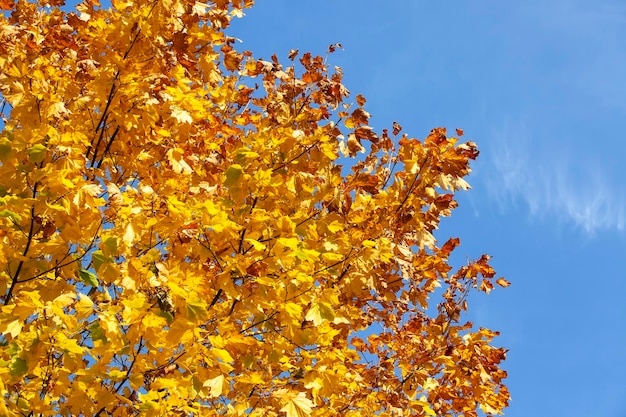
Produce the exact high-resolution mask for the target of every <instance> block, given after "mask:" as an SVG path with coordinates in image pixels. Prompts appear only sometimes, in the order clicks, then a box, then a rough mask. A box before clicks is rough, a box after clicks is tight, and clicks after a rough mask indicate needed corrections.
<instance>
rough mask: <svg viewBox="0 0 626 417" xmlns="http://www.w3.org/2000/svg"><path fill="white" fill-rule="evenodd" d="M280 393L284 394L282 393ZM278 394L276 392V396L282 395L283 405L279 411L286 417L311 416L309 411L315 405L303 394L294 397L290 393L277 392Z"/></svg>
mask: <svg viewBox="0 0 626 417" xmlns="http://www.w3.org/2000/svg"><path fill="white" fill-rule="evenodd" d="M280 391H286V392H284V393H283V392H280ZM279 392H280V393H279ZM279 392H277V394H278V395H282V399H283V404H284V406H283V408H281V409H280V411H282V412H284V413H285V414H286V416H287V417H308V416H310V415H311V410H312V409H313V407H315V404H313V401H311V400H310V399H308V398H307V397H306V394H305V393H304V392H299V393H298V394H297V395H295V396H294V395H293V392H292V391H288V390H279ZM285 400H286V402H285Z"/></svg>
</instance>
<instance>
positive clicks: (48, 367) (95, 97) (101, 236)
mask: <svg viewBox="0 0 626 417" xmlns="http://www.w3.org/2000/svg"><path fill="white" fill-rule="evenodd" d="M251 4H252V0H232V1H227V0H214V1H212V2H209V3H207V4H205V3H200V2H196V1H191V0H137V1H132V2H131V1H125V0H114V1H113V3H112V7H111V8H108V9H105V8H103V7H101V6H100V5H99V3H98V2H97V0H84V1H83V2H82V3H80V4H79V5H77V6H76V10H74V11H71V12H69V11H66V9H65V8H61V6H63V4H62V0H41V1H40V2H38V3H33V2H29V1H27V0H18V1H17V3H13V2H12V1H11V0H0V7H1V8H2V9H3V10H5V12H4V15H3V16H2V27H1V35H0V36H1V42H0V88H1V90H0V91H1V94H2V99H3V107H2V115H3V119H4V124H3V128H2V133H1V135H0V178H1V180H0V221H1V225H2V226H1V228H0V238H1V239H2V245H1V247H0V265H1V271H0V294H1V296H0V302H1V304H2V308H1V310H0V332H1V336H0V393H1V394H2V397H3V401H2V402H0V414H1V415H8V416H26V415H28V416H34V415H55V414H56V415H95V416H101V415H102V416H104V415H116V416H118V415H119V416H122V415H154V416H157V415H207V416H210V415H228V416H244V415H250V416H278V415H286V416H287V417H296V416H297V417H301V416H338V415H341V416H367V415H377V416H392V415H395V416H401V415H417V416H420V415H433V416H434V415H437V416H448V415H450V416H452V415H465V416H476V415H478V413H485V414H488V415H491V414H499V413H500V412H501V410H502V409H503V408H504V407H506V405H507V402H508V398H509V394H508V392H507V390H506V387H505V386H504V385H503V378H505V376H506V372H505V371H503V370H501V369H500V368H499V364H500V363H501V361H502V360H503V359H504V358H505V352H506V351H505V349H502V348H497V347H494V346H492V344H491V343H492V339H493V337H494V336H495V335H497V333H496V332H493V331H490V330H487V329H475V328H474V327H473V325H472V323H468V322H465V320H464V319H462V313H463V312H464V311H465V310H467V307H468V306H467V295H468V293H469V292H470V291H471V290H472V289H477V290H478V291H483V292H487V293H488V292H489V291H490V290H491V289H492V288H493V286H494V283H498V284H500V285H501V286H507V285H508V282H506V281H505V280H504V279H502V278H499V279H497V280H496V279H495V273H494V271H493V269H492V268H491V266H490V265H489V263H488V261H489V257H488V256H486V255H485V256H482V257H481V258H480V259H478V260H477V261H472V262H468V264H467V265H465V266H462V267H460V268H459V269H458V270H456V271H453V268H452V267H451V266H450V264H449V260H448V259H449V256H450V254H451V252H452V251H453V250H454V249H455V248H456V247H457V245H458V244H459V240H458V239H450V240H448V241H447V242H445V243H444V244H442V245H439V244H438V243H437V241H436V240H435V238H434V237H433V234H432V233H433V231H434V230H435V229H436V228H437V226H438V224H439V221H440V218H441V217H442V216H449V215H450V214H451V211H452V210H453V209H454V208H455V207H456V205H457V203H456V202H455V200H454V198H453V193H454V192H455V191H457V190H459V189H467V188H468V184H467V183H466V182H465V180H464V179H463V178H464V177H465V176H466V175H467V174H468V173H469V172H470V168H469V162H470V161H471V160H474V159H475V158H476V157H477V155H478V151H477V149H476V146H475V144H474V143H472V142H466V143H461V142H460V141H459V139H458V138H454V137H448V136H447V134H446V130H445V129H442V128H438V129H434V130H432V131H431V133H430V134H429V135H428V137H426V138H425V139H424V140H417V139H412V138H409V137H408V136H407V135H405V134H401V130H402V128H401V127H400V125H399V124H397V123H394V125H393V127H392V129H391V131H390V132H388V131H387V130H383V131H382V132H381V133H380V134H376V133H375V132H374V131H373V130H372V129H371V128H370V127H369V125H368V119H369V117H370V115H369V114H368V113H367V111H366V110H365V108H364V105H365V99H364V98H363V97H362V96H360V95H357V96H356V97H355V98H354V101H355V102H351V101H349V97H350V96H349V92H348V90H347V89H346V88H345V87H344V86H343V85H342V76H341V71H340V69H338V68H335V70H329V69H328V64H327V59H328V56H326V57H319V56H313V55H311V54H310V53H305V54H299V53H298V51H295V50H294V51H291V52H290V53H289V56H288V62H289V63H288V64H287V65H286V66H284V65H281V64H280V63H279V60H278V58H277V57H276V56H273V57H272V60H271V61H264V60H261V59H255V58H254V57H253V55H252V53H250V52H239V51H237V50H236V49H235V48H234V39H232V38H230V37H228V36H227V34H226V32H225V28H227V26H228V23H229V21H230V19H231V18H232V17H234V16H237V17H238V16H240V15H241V14H242V10H243V9H245V8H247V7H249V6H251ZM335 48H336V46H331V47H330V48H329V53H331V52H333V51H334V49H335ZM456 133H457V136H461V135H462V133H463V132H462V131H460V130H457V131H456ZM340 158H343V159H340ZM340 163H342V164H344V165H345V166H342V165H340Z"/></svg>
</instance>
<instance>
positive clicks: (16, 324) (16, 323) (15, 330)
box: [2, 320, 22, 338]
mask: <svg viewBox="0 0 626 417" xmlns="http://www.w3.org/2000/svg"><path fill="white" fill-rule="evenodd" d="M21 331H22V321H21V320H13V321H12V322H10V323H9V324H7V325H6V327H5V328H4V330H2V334H10V335H11V337H13V338H15V337H17V335H18V334H20V332H21Z"/></svg>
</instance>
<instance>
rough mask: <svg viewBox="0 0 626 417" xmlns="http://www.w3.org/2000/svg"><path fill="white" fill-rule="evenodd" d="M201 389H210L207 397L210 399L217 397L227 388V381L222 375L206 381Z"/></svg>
mask: <svg viewBox="0 0 626 417" xmlns="http://www.w3.org/2000/svg"><path fill="white" fill-rule="evenodd" d="M202 386H203V387H208V388H210V389H211V391H210V392H209V395H210V396H211V397H219V396H220V395H222V394H223V393H224V392H226V390H227V389H228V387H229V384H228V381H227V380H226V378H224V375H218V376H216V377H215V378H211V379H208V380H206V381H205V382H204V384H202Z"/></svg>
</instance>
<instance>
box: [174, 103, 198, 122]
mask: <svg viewBox="0 0 626 417" xmlns="http://www.w3.org/2000/svg"><path fill="white" fill-rule="evenodd" d="M172 117H173V118H175V119H176V120H178V121H179V122H180V123H189V124H191V123H193V119H192V118H191V115H190V114H189V113H188V112H187V111H186V110H183V109H181V108H180V107H178V106H172Z"/></svg>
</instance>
